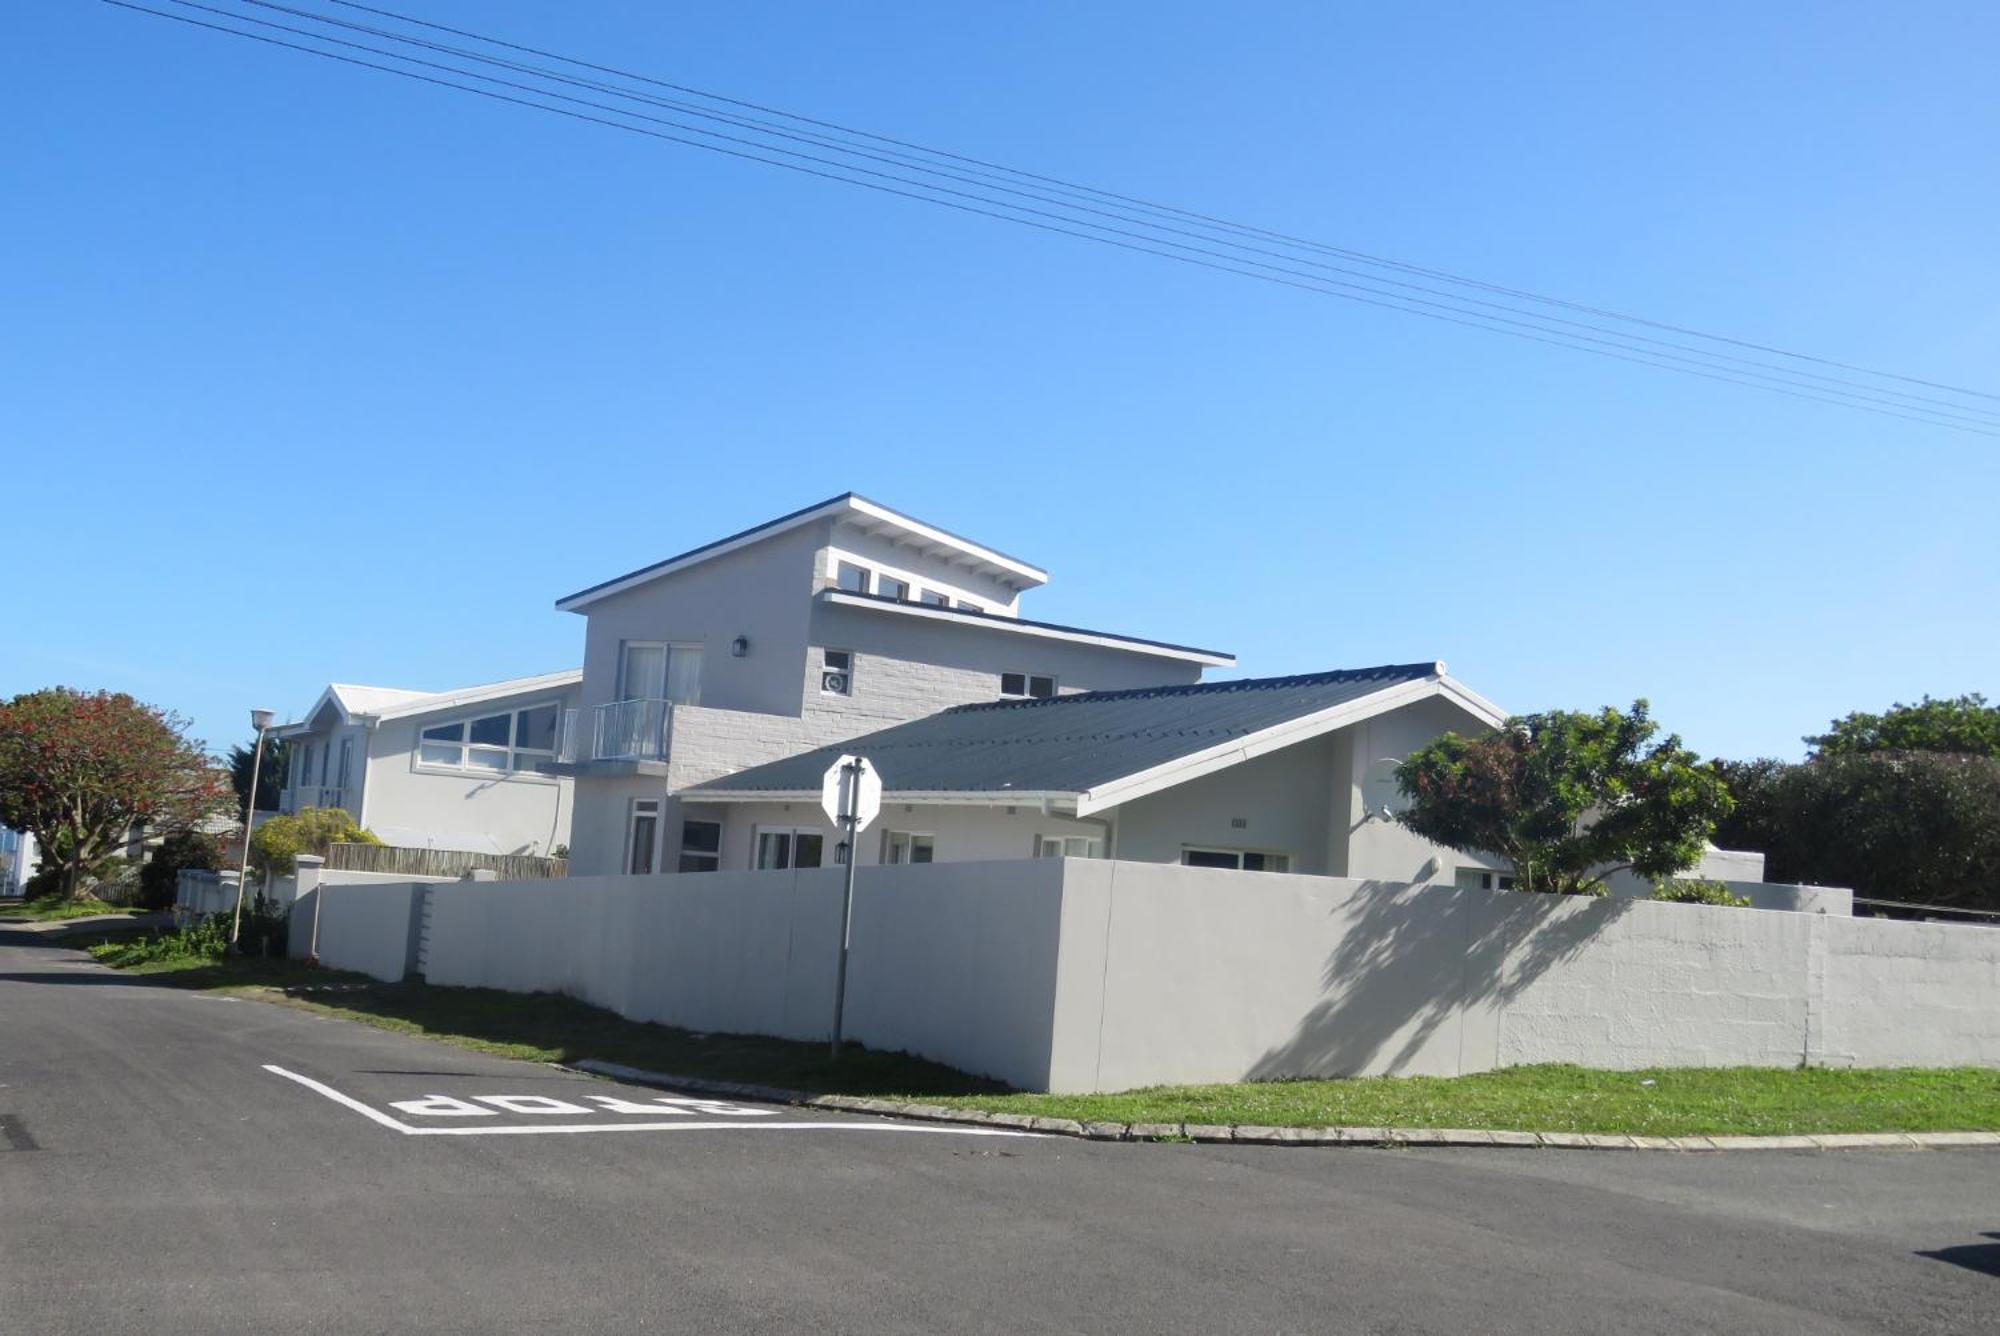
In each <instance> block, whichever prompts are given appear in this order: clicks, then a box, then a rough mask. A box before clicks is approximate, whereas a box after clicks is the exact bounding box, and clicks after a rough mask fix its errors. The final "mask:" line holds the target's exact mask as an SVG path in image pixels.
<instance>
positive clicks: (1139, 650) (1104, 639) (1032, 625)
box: [814, 589, 1236, 668]
mask: <svg viewBox="0 0 2000 1336" xmlns="http://www.w3.org/2000/svg"><path fill="white" fill-rule="evenodd" d="M814 597H815V598H817V599H818V600H819V601H820V602H821V603H824V604H827V605H829V606H832V607H841V608H861V609H863V610H865V611H869V612H886V613H891V614H894V615H899V616H905V617H920V618H924V619H927V620H930V621H937V622H946V623H949V624H950V625H953V626H970V627H977V628H984V629H987V630H993V631H1009V632H1012V633H1013V634H1015V635H1026V636H1038V637H1041V638H1043V639H1048V640H1063V641H1068V642H1070V643H1072V644H1081V645H1097V646H1100V647H1102V648H1105V649H1115V650H1121V651H1123V652H1125V653H1127V654H1144V655H1146V656H1148V657H1150V658H1156V659H1174V660H1176V661H1178V662H1181V663H1197V664H1201V665H1203V666H1205V667H1209V668H1234V667H1235V666H1236V656H1235V655H1234V654H1229V653H1226V652H1225V651H1222V650H1214V649H1200V648H1197V647H1196V646H1193V645H1170V644H1168V643H1166V642H1165V641H1160V640H1141V639H1139V638H1138V637H1136V636H1121V635H1118V634H1116V633H1115V632H1111V631H1091V630H1086V629H1085V628H1083V627H1077V626H1052V625H1050V624H1049V623H1046V622H1035V621H1029V620H1026V619H1024V618H1020V617H1005V616H999V615H996V614H993V613H981V612H963V611H961V610H959V609H957V608H938V607H933V606H931V605H930V604H928V603H902V602H897V601H894V600H891V599H884V598H880V597H877V596H875V595H872V594H855V593H850V592H849V591H847V590H845V589H822V590H820V591H819V593H818V594H816V595H815V596H814Z"/></svg>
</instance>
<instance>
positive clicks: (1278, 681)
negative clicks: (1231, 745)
mask: <svg viewBox="0 0 2000 1336" xmlns="http://www.w3.org/2000/svg"><path fill="white" fill-rule="evenodd" d="M1446 675H1447V674H1446V672H1445V665H1444V660H1443V659H1432V660H1430V661H1428V662H1421V663H1384V664H1377V665H1376V666H1374V667H1372V668H1328V669H1325V670H1323V671H1321V672H1317V673H1293V674H1290V675H1287V676H1284V677H1237V678H1231V679H1229V680H1228V681H1225V682H1188V683H1180V684H1166V685H1161V686H1155V687H1124V688H1121V689H1119V690H1116V691H1073V692H1071V693H1070V694H1069V695H1067V696H1044V697H1042V698H1041V699H1039V700H993V701H975V702H973V703H972V704H970V705H954V706H952V707H951V708H950V709H949V710H946V711H944V713H946V714H970V713H974V712H976V711H979V710H1022V709H1029V710H1032V709H1042V708H1046V707H1048V706H1053V705H1088V704H1090V703H1091V702H1093V701H1109V700H1144V699H1147V698H1149V697H1150V698H1154V699H1157V698H1160V697H1167V696H1219V695H1226V694H1228V693H1230V692H1240V691H1282V690H1284V689H1285V688H1287V687H1307V686H1322V685H1325V684H1326V683H1329V682H1357V681H1365V680H1366V679H1368V678H1371V677H1382V678H1390V679H1393V680H1397V681H1404V682H1414V681H1417V680H1418V679H1420V678H1425V677H1444V676H1446Z"/></svg>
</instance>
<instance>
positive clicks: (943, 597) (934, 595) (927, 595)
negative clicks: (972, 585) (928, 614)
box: [917, 589, 951, 608]
mask: <svg viewBox="0 0 2000 1336" xmlns="http://www.w3.org/2000/svg"><path fill="white" fill-rule="evenodd" d="M917 602H919V603H921V604H923V605H924V606H925V607H927V608H948V607H950V606H951V595H949V594H940V593H939V592H938V591H937V590H935V589H926V590H925V591H924V592H923V593H921V594H919V595H918V596H917Z"/></svg>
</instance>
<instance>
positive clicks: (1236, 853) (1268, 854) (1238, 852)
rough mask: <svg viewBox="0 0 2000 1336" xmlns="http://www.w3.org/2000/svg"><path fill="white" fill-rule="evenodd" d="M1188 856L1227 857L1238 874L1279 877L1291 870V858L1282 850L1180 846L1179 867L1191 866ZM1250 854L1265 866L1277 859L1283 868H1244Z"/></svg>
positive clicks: (1203, 845) (1223, 846)
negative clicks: (1269, 874) (1259, 859)
mask: <svg viewBox="0 0 2000 1336" xmlns="http://www.w3.org/2000/svg"><path fill="white" fill-rule="evenodd" d="M1189 854H1224V855H1228V856H1230V857H1232V858H1234V859H1235V860H1236V869H1235V870H1236V871H1238V872H1275V873H1278V874H1280V875H1284V874H1286V873H1289V872H1290V871H1291V870H1292V856H1291V855H1290V854H1289V853H1287V852H1285V851H1284V850H1283V849H1232V848H1230V847H1228V846H1227V845H1220V844H1183V845H1182V846H1181V857H1180V865H1181V866H1182V867H1189V866H1193V865H1192V864H1190V863H1189V862H1188V861H1187V856H1188V855H1189ZM1252 854H1255V855H1256V856H1257V857H1259V858H1262V859H1263V860H1264V861H1265V862H1266V863H1267V864H1268V863H1269V862H1270V861H1271V860H1272V859H1274V858H1275V859H1278V860H1280V861H1281V862H1283V863H1284V866H1283V867H1269V866H1266V867H1254V868H1246V867H1244V866H1243V860H1244V859H1245V858H1247V857H1249V856H1250V855H1252ZM1211 870H1212V871H1213V870H1218V869H1211ZM1219 870H1220V871H1225V872H1226V871H1228V870H1229V869H1227V868H1222V869H1219Z"/></svg>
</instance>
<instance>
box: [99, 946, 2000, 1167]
mask: <svg viewBox="0 0 2000 1336" xmlns="http://www.w3.org/2000/svg"><path fill="white" fill-rule="evenodd" d="M92 952H93V954H95V955H96V956H97V957H98V958H99V959H101V960H105V961H106V962H107V963H111V964H120V963H126V964H127V966H128V968H130V969H131V970H132V972H133V973H134V974H140V975H145V976H148V977H151V978H154V979H157V980H158V981H160V982H161V983H164V984H173V985H176V986H181V987H192V988H207V989H226V990H230V991H235V992H240V993H243V994H244V995H246V996H254V997H260V998H264V999H267V1000H270V1001H274V1002H282V1003H284V1004H287V1005H291V1006H298V1007H305V1008H308V1009H311V1010H314V1011H319V1012H322V1013H325V1014H328V1015H334V1016H342V1017H346V1018H347V1019H350V1020H356V1021H360V1022H363V1023H364V1024H368V1025H374V1026H377V1027H379V1028H382V1029H386V1030H396V1031H400V1032H403V1033H407V1034H418V1035H426V1036H429V1037H431V1038H434V1039H441V1040H444V1041H445V1042H447V1043H452V1044H457V1045H459V1046H461V1047H464V1048H470V1049H475V1050H478V1051H480V1052H483V1053H493V1054H498V1055H500V1056H503V1057H511V1058H525V1059H529V1060H531V1061H541V1062H570V1061H575V1060H576V1059H578V1058H599V1059H603V1060H606V1061H610V1062H620V1063H625V1064H628V1065H630V1066H634V1067H643V1068H647V1069H649V1070H652V1071H657V1072H667V1073H673V1074H676V1075H682V1076H703V1077H709V1078H712V1079H715V1080H724V1081H744V1082H754V1083H757V1084H762V1085H774V1086H782V1087H786V1088H789V1089H795V1090H808V1091H814V1092H820V1093H829V1094H831V1093H838V1094H850V1095H872V1096H877V1097H880V1098H884V1099H895V1098H899V1097H902V1098H918V1099H922V1100H923V1101H925V1102H927V1103H937V1104H956V1105H962V1106H966V1107H972V1108H981V1109H991V1110H995V1111H1001V1112H1010V1113H1028V1114H1040V1115H1044V1116H1047V1117H1052V1118H1074V1119H1077V1120H1079V1121H1104V1122H1118V1123H1225V1124H1245V1123H1248V1124H1260V1125H1264V1126H1272V1127H1330V1126H1346V1127H1412V1128H1499V1129H1513V1130H1521V1131H1535V1132H1607V1133H1617V1132H1623V1133H1634V1134H1638V1135H1646V1136H1700V1135H1776V1134H1790V1135H1798V1134H1805V1133H1815V1132H1826V1133H1831V1132H1920V1131H1950V1132H1969V1131H2000V1071H1989V1070H1986V1069H1982V1068H1950V1069H1944V1070H1914V1071H1885V1070H1858V1071H1856V1070H1837V1069H1828V1068H1815V1069H1811V1070H1798V1069H1791V1068H1764V1067H1732V1068H1715V1069H1693V1068H1677V1069H1666V1070H1659V1071H1644V1072H1601V1071H1591V1070H1587V1069H1585V1068H1580V1067H1562V1066H1545V1067H1515V1068H1510V1069H1508V1070H1506V1071H1499V1072H1487V1073H1483V1074H1481V1075H1478V1076H1460V1077H1449V1078H1446V1077H1400V1078H1392V1077H1373V1078H1367V1079H1360V1080H1346V1081H1274V1082H1264V1083H1257V1084H1250V1085H1216V1086H1178V1087H1165V1088H1160V1089H1153V1090H1137V1091H1131V1092H1128V1093H1125V1094H1118V1095H1025V1094H1018V1093H1013V1092H1009V1091H1007V1090H1005V1089H1004V1088H1002V1087H1000V1086H999V1085H997V1084H995V1083H993V1082H990V1081H984V1080H981V1079H979V1078H977V1077H970V1076H966V1075H964V1074H963V1073H960V1072H956V1071H953V1070H952V1069H951V1068H949V1067H944V1066H941V1065H939V1064H937V1063H933V1062H926V1061H924V1060H922V1059H919V1058H912V1057H909V1056H907V1055H905V1054H898V1053H877V1052H873V1051H870V1050H867V1049H863V1048H857V1047H852V1046H850V1048H849V1050H848V1052H847V1054H846V1056H845V1057H843V1059H842V1060H841V1062H840V1063H839V1064H837V1065H835V1064H832V1063H830V1062H829V1061H828V1059H827V1053H826V1046H825V1045H824V1044H804V1043H793V1042H789V1041H786V1040H780V1039H762V1038H756V1037H753V1036H744V1035H702V1034H695V1033H692V1032H690V1031H687V1030H677V1029H672V1028H670V1027H667V1026H663V1025H648V1024H643V1023H640V1022H636V1021H628V1020H625V1019H623V1018H622V1017H619V1016H616V1015H614V1014H612V1013H611V1012H608V1011H604V1010H601V1009H600V1008H597V1007H592V1006H587V1005H585V1004H584V1003H582V1002H578V1001H575V1000H574V999H571V998H565V997H557V996H554V995H551V994H546V993H543V994H532V995H523V994H518V993H503V992H497V991H494V990H492V989H485V988H433V987H429V986H427V985H424V984H379V983H370V982H369V981H367V980H365V979H361V978H360V976H355V975H342V974H338V973H336V972H334V971H329V970H309V969H307V968H305V967H304V966H303V965H300V964H297V963H295V962H291V961H281V960H277V961H259V960H247V961H234V960H232V961H223V962H216V961H211V960H207V959H201V958H192V957H180V958H169V959H164V960H163V959H150V960H144V961H141V962H138V963H132V962H134V961H135V959H136V956H137V955H138V954H139V953H136V952H135V951H134V949H133V948H132V947H130V946H120V945H106V946H100V947H95V948H93V949H92ZM329 983H341V984H361V985H365V986H364V987H361V988H359V989H358V990H357V991H353V992H337V993H324V994H302V993H300V992H298V991H297V989H298V988H300V987H301V986H304V985H315V984H329Z"/></svg>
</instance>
